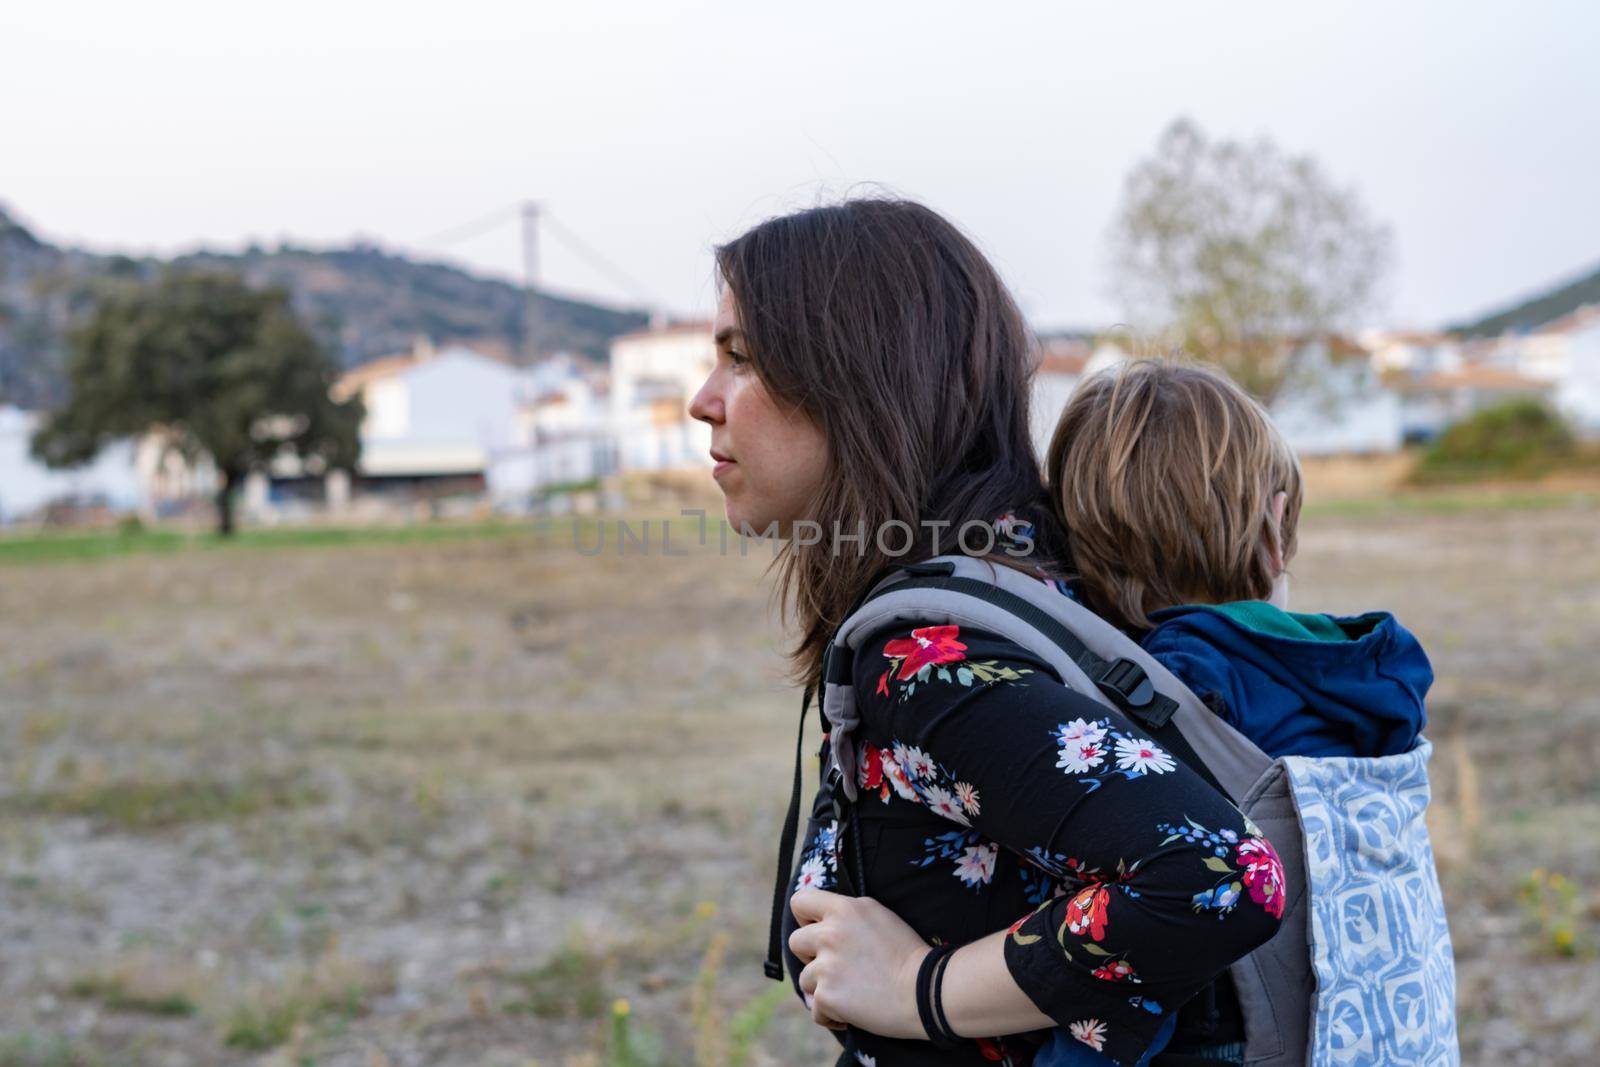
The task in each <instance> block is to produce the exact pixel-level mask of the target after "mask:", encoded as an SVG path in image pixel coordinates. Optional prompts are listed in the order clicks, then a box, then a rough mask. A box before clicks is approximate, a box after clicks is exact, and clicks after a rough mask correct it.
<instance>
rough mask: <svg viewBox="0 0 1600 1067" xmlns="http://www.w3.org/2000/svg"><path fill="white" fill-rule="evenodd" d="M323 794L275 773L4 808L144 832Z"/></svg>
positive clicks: (34, 796)
mask: <svg viewBox="0 0 1600 1067" xmlns="http://www.w3.org/2000/svg"><path fill="white" fill-rule="evenodd" d="M320 800H321V797H320V796H319V795H318V794H317V793H316V791H315V790H313V789H311V788H310V787H309V786H306V785H303V784H300V783H296V782H292V781H285V780H280V779H273V778H247V779H244V780H242V781H238V782H224V781H205V780H193V781H177V782H140V781H133V782H108V783H103V784H97V785H84V786H77V787H73V788H68V789H60V790H52V791H49V792H38V793H20V794H15V795H13V796H10V797H6V798H4V800H0V812H6V811H12V812H18V813H21V814H28V815H56V816H87V817H89V818H91V819H93V820H95V822H97V823H99V824H100V825H102V826H105V827H108V828H112V829H116V830H122V831H128V832H140V831H151V830H162V829H167V828H169V827H173V826H179V825H183V824H185V823H193V822H209V821H214V820H218V819H241V818H248V817H250V816H253V815H259V814H261V813H263V812H267V811H275V810H284V809H289V808H298V807H305V806H308V805H311V804H315V803H318V802H319V801H320Z"/></svg>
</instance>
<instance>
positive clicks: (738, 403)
mask: <svg viewBox="0 0 1600 1067" xmlns="http://www.w3.org/2000/svg"><path fill="white" fill-rule="evenodd" d="M712 333H713V335H714V336H715V337H716V343H717V362H716V366H715V367H713V368H712V371H711V376H710V377H708V378H707V379H706V381H705V384H704V385H702V386H701V387H700V391H699V392H697V393H695V395H694V399H693V400H691V401H690V402H689V414H690V415H691V416H692V417H694V418H696V419H699V420H700V421H701V422H704V423H706V424H708V425H709V426H710V427H711V456H712V459H713V461H715V462H716V467H715V468H714V469H713V471H712V477H713V478H715V479H716V482H717V485H718V487H719V488H721V490H722V496H723V500H724V503H725V505H726V510H727V515H728V522H729V523H731V524H732V525H733V527H734V529H735V530H742V529H743V528H744V527H745V526H748V527H749V528H751V529H752V530H754V531H756V532H758V533H760V532H764V531H765V530H766V529H767V527H768V526H769V525H770V524H772V523H777V524H778V528H777V533H778V536H779V537H788V536H790V532H791V531H790V527H791V524H792V523H793V522H794V521H795V520H796V519H803V518H807V517H809V516H807V515H806V513H805V509H806V505H807V504H808V502H809V501H810V500H811V499H812V496H813V495H814V494H815V493H816V491H817V489H818V488H819V487H820V486H821V485H822V478H823V475H824V473H825V472H826V469H827V459H828V447H827V440H826V439H825V437H824V436H823V433H822V428H821V427H820V426H818V425H817V424H816V423H814V422H812V421H811V419H810V418H809V417H807V416H806V415H805V414H803V413H802V412H800V411H798V410H792V409H790V408H789V407H788V405H786V404H783V403H782V402H780V401H778V400H776V399H774V398H773V396H772V394H771V393H769V392H768V391H767V388H766V386H765V385H763V384H762V383H761V379H760V378H759V377H757V375H756V371H755V367H754V365H753V364H752V363H751V362H750V351H749V348H748V347H747V346H746V342H745V337H744V334H743V333H742V332H741V331H740V329H739V313H738V309H737V307H735V305H734V302H733V291H732V290H731V289H729V288H727V287H724V289H723V292H722V300H721V302H720V303H719V304H718V306H717V318H716V322H715V323H714V324H713V325H712Z"/></svg>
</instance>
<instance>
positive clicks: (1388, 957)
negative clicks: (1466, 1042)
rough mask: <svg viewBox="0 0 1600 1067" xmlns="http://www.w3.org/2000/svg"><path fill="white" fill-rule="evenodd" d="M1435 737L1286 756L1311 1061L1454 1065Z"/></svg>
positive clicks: (1335, 1066)
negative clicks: (1435, 804) (1430, 814)
mask: <svg viewBox="0 0 1600 1067" xmlns="http://www.w3.org/2000/svg"><path fill="white" fill-rule="evenodd" d="M1431 751H1432V746H1431V745H1430V744H1429V743H1428V741H1427V740H1426V739H1422V740H1420V741H1419V742H1418V744H1417V746H1416V747H1415V748H1413V749H1412V750H1411V751H1410V752H1407V753H1405V754H1403V755H1398V756H1384V757H1381V758H1378V759H1344V758H1324V759H1317V758H1311V757H1306V756H1285V757H1283V758H1282V762H1283V764H1284V765H1285V767H1286V769H1287V771H1288V774H1289V782H1290V787H1291V789H1292V790H1293V792H1294V800H1295V806H1296V808H1297V809H1298V810H1299V814H1300V821H1301V825H1302V827H1303V829H1304V833H1305V843H1306V872H1307V876H1308V878H1309V879H1310V882H1311V884H1310V886H1309V889H1310V894H1309V896H1310V904H1311V941H1312V950H1311V964H1312V969H1313V971H1314V972H1315V974H1316V981H1317V992H1316V1001H1315V1004H1314V1005H1313V1011H1314V1019H1313V1021H1312V1036H1311V1062H1312V1063H1313V1064H1317V1065H1319V1067H1320V1065H1331V1067H1344V1065H1347V1064H1349V1065H1354V1064H1363V1065H1364V1064H1378V1063H1381V1064H1386V1065H1394V1067H1405V1065H1409V1064H1427V1065H1436V1064H1437V1065H1454V1064H1458V1063H1460V1060H1461V1055H1460V1051H1459V1049H1458V1047H1457V1043H1456V1005H1455V961H1454V957H1453V956H1452V954H1451V949H1450V929H1449V927H1448V925H1447V924H1446V922H1445V913H1444V899H1443V897H1442V896H1441V895H1440V892H1439V879H1438V876H1437V874H1435V872H1434V866H1433V847H1432V845H1431V844H1430V843H1429V841H1428V828H1427V825H1426V823H1425V822H1424V821H1423V811H1424V810H1425V809H1426V808H1427V806H1428V795H1429V788H1428V755H1429V753H1430V752H1431Z"/></svg>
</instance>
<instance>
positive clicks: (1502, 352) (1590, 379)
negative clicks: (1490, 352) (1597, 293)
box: [1497, 304, 1600, 436]
mask: <svg viewBox="0 0 1600 1067" xmlns="http://www.w3.org/2000/svg"><path fill="white" fill-rule="evenodd" d="M1498 350H1499V351H1498V360H1497V363H1498V364H1499V365H1501V366H1503V367H1506V368H1508V369H1510V370H1512V371H1513V372H1514V373H1516V374H1519V375H1521V376H1523V377H1525V378H1528V379H1531V380H1534V381H1538V382H1544V383H1546V384H1547V385H1548V386H1549V390H1548V396H1549V400H1550V402H1551V403H1553V404H1554V405H1555V406H1556V408H1557V409H1558V410H1560V411H1561V412H1562V413H1563V414H1564V415H1566V416H1567V417H1568V418H1569V419H1571V420H1572V422H1573V424H1574V426H1576V427H1577V429H1578V430H1579V432H1581V433H1584V434H1586V435H1589V436H1596V435H1600V304H1588V305H1585V306H1582V307H1579V308H1575V309H1573V310H1572V311H1569V312H1567V313H1566V314H1564V315H1561V316H1559V317H1557V318H1555V319H1552V320H1550V321H1549V322H1547V323H1544V324H1543V325H1541V326H1539V327H1537V328H1535V329H1532V330H1529V331H1527V332H1525V333H1520V334H1508V335H1505V336H1502V337H1501V338H1499V339H1498Z"/></svg>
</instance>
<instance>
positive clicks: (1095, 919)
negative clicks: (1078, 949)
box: [1067, 883, 1111, 941]
mask: <svg viewBox="0 0 1600 1067" xmlns="http://www.w3.org/2000/svg"><path fill="white" fill-rule="evenodd" d="M1110 903H1111V891H1110V890H1109V889H1107V888H1106V887H1105V886H1104V885H1101V884H1099V883H1096V884H1094V885H1091V886H1085V887H1084V888H1083V889H1082V890H1080V891H1079V892H1078V895H1077V896H1075V897H1073V898H1072V899H1071V900H1070V901H1068V902H1067V929H1068V930H1071V931H1072V932H1073V933H1075V934H1080V935H1081V934H1083V933H1084V932H1085V931H1087V932H1088V934H1089V940H1091V941H1099V940H1100V939H1101V938H1103V937H1105V936H1106V906H1107V905H1108V904H1110Z"/></svg>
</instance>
